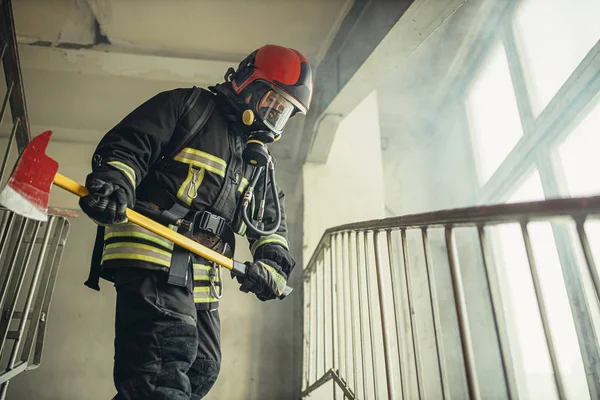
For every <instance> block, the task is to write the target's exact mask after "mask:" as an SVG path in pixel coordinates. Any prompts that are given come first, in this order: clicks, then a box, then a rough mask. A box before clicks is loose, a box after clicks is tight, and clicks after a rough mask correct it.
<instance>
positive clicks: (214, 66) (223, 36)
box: [0, 0, 352, 206]
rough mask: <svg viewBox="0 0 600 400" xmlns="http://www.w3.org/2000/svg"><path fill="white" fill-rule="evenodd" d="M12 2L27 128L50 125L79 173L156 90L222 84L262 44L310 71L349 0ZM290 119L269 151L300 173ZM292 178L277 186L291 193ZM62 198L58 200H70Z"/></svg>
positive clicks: (297, 129)
mask: <svg viewBox="0 0 600 400" xmlns="http://www.w3.org/2000/svg"><path fill="white" fill-rule="evenodd" d="M12 5H13V13H14V18H15V26H16V31H17V38H18V41H19V55H20V63H21V68H22V74H23V81H24V89H25V95H26V100H27V108H28V111H29V117H30V124H31V128H32V135H37V134H39V133H41V132H42V131H44V130H47V129H52V130H53V131H54V137H53V142H55V143H56V145H54V146H51V149H52V151H51V153H52V154H51V155H52V156H53V157H55V158H56V159H57V161H59V163H61V165H64V166H65V167H66V166H67V165H69V169H70V172H72V173H74V174H75V176H73V178H74V179H77V180H79V181H83V180H84V179H85V174H86V173H87V171H88V170H89V161H88V160H89V158H88V157H89V156H90V155H91V153H92V152H93V149H94V148H95V145H96V143H97V142H98V140H99V139H100V138H101V137H102V135H104V133H105V132H106V131H107V130H108V129H110V128H111V127H112V126H114V125H115V124H116V123H117V122H119V121H120V120H121V119H122V118H123V117H124V116H125V115H126V114H127V113H128V112H130V111H131V110H132V109H133V108H135V107H136V106H137V105H139V104H140V103H142V102H143V101H145V100H146V99H148V98H149V97H151V96H153V95H154V94H156V93H157V92H159V91H162V90H168V89H172V88H176V87H191V86H194V85H195V86H201V87H206V86H207V85H211V84H214V83H217V82H222V81H223V75H224V73H225V71H226V70H227V68H228V67H230V66H233V67H235V66H237V64H238V62H239V61H240V60H241V59H242V58H243V57H245V56H246V55H247V54H248V53H250V52H251V51H253V50H255V49H256V48H257V47H259V46H261V45H263V44H266V43H277V44H281V45H285V46H289V47H292V48H295V49H297V50H299V51H301V52H303V53H304V54H305V55H306V56H307V58H309V60H310V61H311V63H312V64H313V67H314V68H315V69H316V66H317V65H318V63H319V61H320V60H321V59H322V58H323V56H324V54H325V53H326V52H327V49H328V47H329V45H330V43H331V41H332V39H333V37H334V36H335V34H336V32H337V30H338V29H339V26H340V24H341V23H342V21H343V19H344V17H345V15H346V13H347V12H348V9H349V8H350V7H351V5H352V0H218V1H217V0H170V1H168V2H167V1H158V0H144V1H140V0H13V1H12ZM41 21H43V23H42V22H41ZM7 122H8V121H5V124H4V125H3V126H1V127H0V131H1V133H2V135H4V136H6V135H7V134H8V132H10V127H9V126H8V124H7ZM290 125H291V126H290V127H289V128H288V129H287V130H286V132H285V136H284V138H283V139H282V140H281V141H280V142H278V143H277V144H276V145H275V146H273V151H274V153H275V155H276V157H277V158H278V161H279V169H287V170H289V171H297V168H298V160H299V157H298V155H297V154H298V148H299V147H300V146H299V143H300V142H301V141H302V136H301V135H302V131H303V120H302V117H297V118H295V120H294V121H293V123H290ZM59 143H63V144H64V145H58V144H59ZM63 149H64V151H63ZM66 149H69V150H66ZM75 149H77V150H75ZM73 151H78V152H79V153H81V154H84V156H83V157H81V158H80V157H77V159H82V160H85V161H84V162H85V164H80V163H76V164H77V165H75V164H73V162H72V161H73V159H72V158H71V154H72V152H73ZM69 153H71V154H69ZM280 175H282V174H280ZM292 175H293V174H292ZM292 175H290V176H292ZM297 181H299V180H297ZM297 185H298V182H290V183H289V184H282V186H288V188H287V189H288V191H293V192H295V191H296V189H297V188H298V186H297ZM67 199H70V197H69V196H68V195H67V196H65V197H64V201H63V200H61V201H59V203H61V204H59V206H67V205H72V204H71V203H72V201H71V202H69V201H68V200H67ZM63 203H64V204H63Z"/></svg>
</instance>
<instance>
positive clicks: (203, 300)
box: [194, 297, 219, 303]
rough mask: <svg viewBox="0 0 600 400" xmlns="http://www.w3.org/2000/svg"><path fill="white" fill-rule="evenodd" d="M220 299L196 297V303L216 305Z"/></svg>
mask: <svg viewBox="0 0 600 400" xmlns="http://www.w3.org/2000/svg"><path fill="white" fill-rule="evenodd" d="M217 301H219V299H217V298H215V297H194V303H216V302H217Z"/></svg>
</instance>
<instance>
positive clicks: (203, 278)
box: [194, 274, 221, 282]
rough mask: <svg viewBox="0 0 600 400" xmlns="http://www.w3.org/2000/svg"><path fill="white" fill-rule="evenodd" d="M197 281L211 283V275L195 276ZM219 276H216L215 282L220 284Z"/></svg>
mask: <svg viewBox="0 0 600 400" xmlns="http://www.w3.org/2000/svg"><path fill="white" fill-rule="evenodd" d="M194 280H195V281H210V275H196V274H194ZM220 281H221V280H220V279H219V275H216V276H215V282H220Z"/></svg>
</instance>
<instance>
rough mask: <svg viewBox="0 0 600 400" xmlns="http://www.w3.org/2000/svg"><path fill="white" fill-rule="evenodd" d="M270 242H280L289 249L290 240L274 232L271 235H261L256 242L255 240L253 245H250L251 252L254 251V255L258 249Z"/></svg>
mask: <svg viewBox="0 0 600 400" xmlns="http://www.w3.org/2000/svg"><path fill="white" fill-rule="evenodd" d="M268 243H278V244H280V245H282V246H283V247H285V248H286V249H289V245H288V242H287V240H286V239H285V238H284V237H283V236H280V235H277V234H273V235H269V236H261V237H260V238H259V239H258V240H257V241H256V242H254V244H253V245H252V247H250V252H251V253H252V255H254V253H255V252H256V250H258V248H259V247H260V246H263V245H265V244H268Z"/></svg>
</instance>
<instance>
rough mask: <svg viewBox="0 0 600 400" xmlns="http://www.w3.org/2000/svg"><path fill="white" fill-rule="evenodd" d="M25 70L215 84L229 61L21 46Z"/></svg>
mask: <svg viewBox="0 0 600 400" xmlns="http://www.w3.org/2000/svg"><path fill="white" fill-rule="evenodd" d="M19 54H20V57H21V66H22V68H24V69H40V70H46V71H56V72H63V73H64V72H67V73H76V74H85V75H104V76H105V75H113V76H122V77H127V78H137V79H147V80H156V81H169V82H185V83H186V84H190V83H194V84H214V83H217V82H222V81H223V75H224V74H225V71H227V68H229V67H231V66H233V64H232V63H231V62H228V61H215V60H194V59H186V58H174V57H164V56H155V55H145V54H128V53H117V52H111V51H96V50H89V49H88V50H75V49H64V48H54V47H42V46H31V45H20V46H19Z"/></svg>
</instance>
